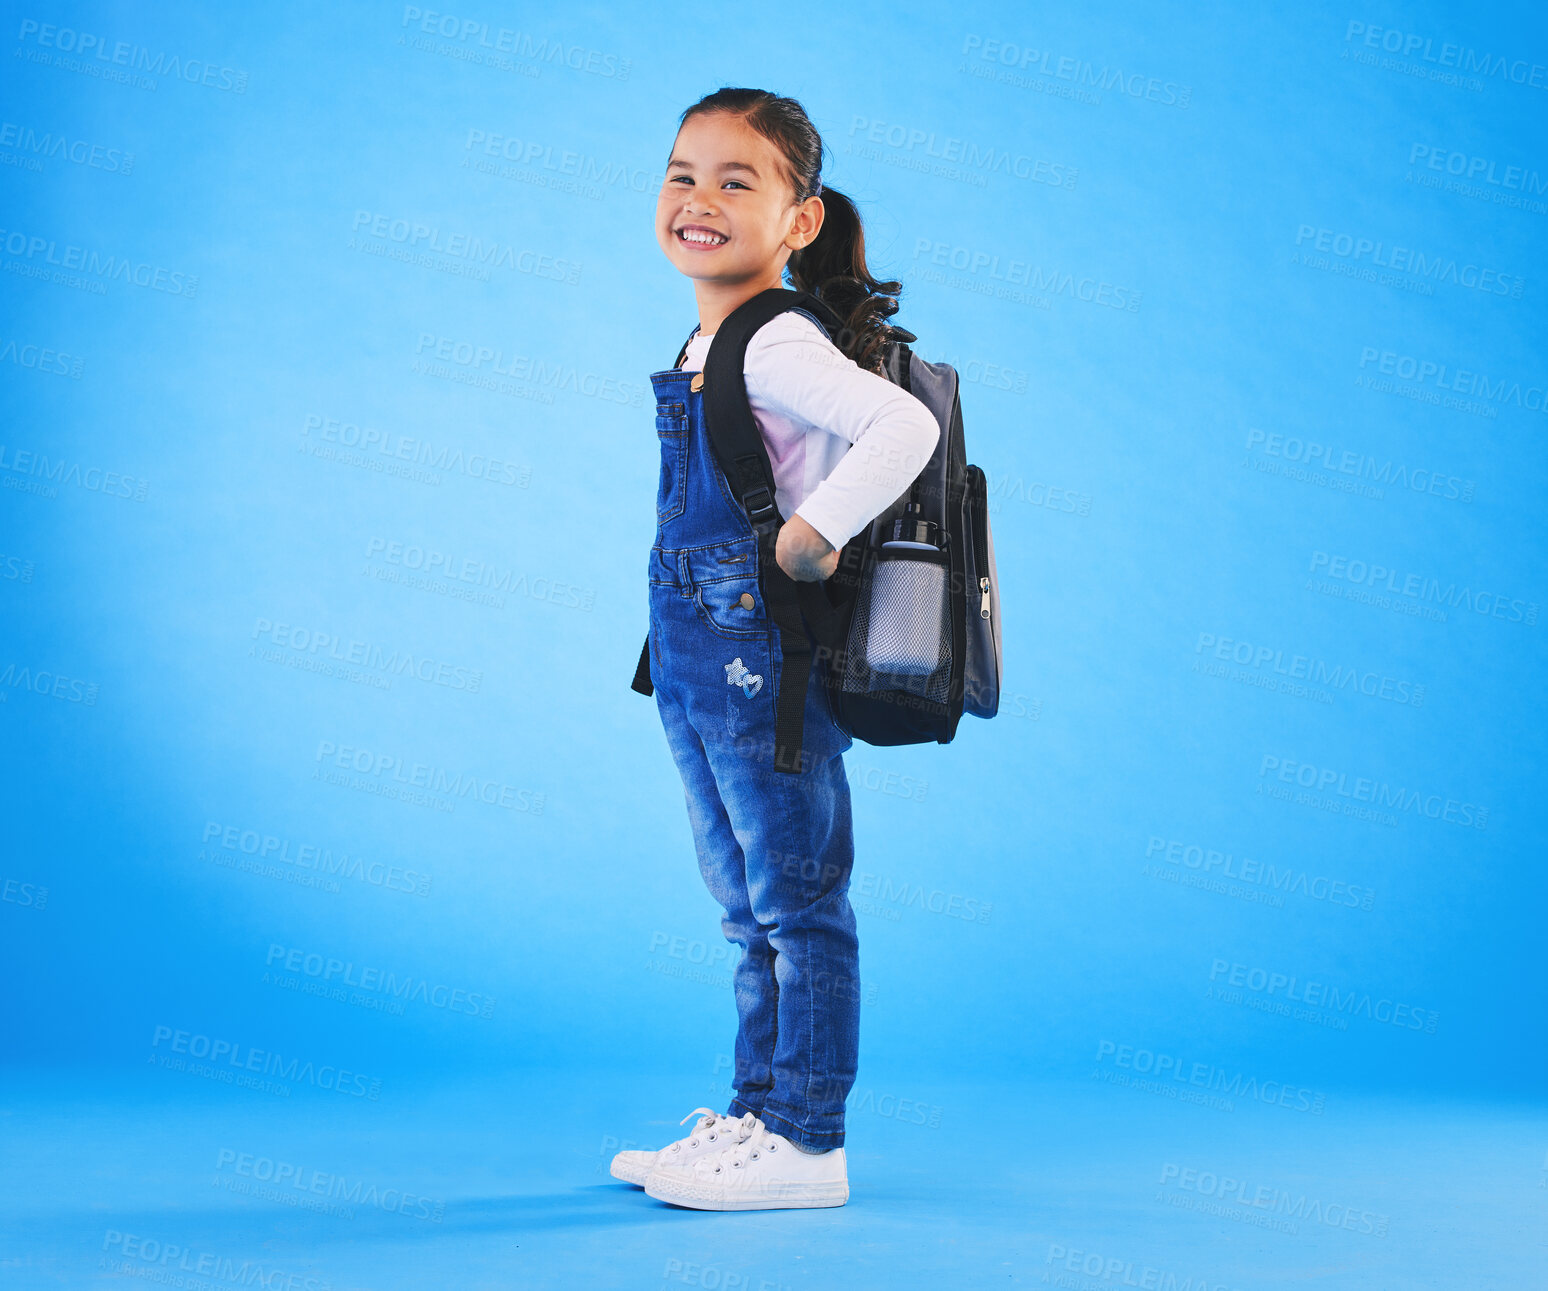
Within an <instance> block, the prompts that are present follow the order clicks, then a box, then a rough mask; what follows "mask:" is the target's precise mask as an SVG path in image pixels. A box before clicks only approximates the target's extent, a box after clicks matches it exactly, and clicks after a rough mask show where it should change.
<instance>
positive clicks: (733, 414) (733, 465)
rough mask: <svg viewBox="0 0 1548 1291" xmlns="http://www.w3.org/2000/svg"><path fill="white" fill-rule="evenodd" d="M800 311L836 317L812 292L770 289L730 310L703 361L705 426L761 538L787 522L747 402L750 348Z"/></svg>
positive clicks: (728, 478) (724, 468) (765, 453)
mask: <svg viewBox="0 0 1548 1291" xmlns="http://www.w3.org/2000/svg"><path fill="white" fill-rule="evenodd" d="M797 306H799V307H801V308H804V309H810V310H811V312H812V313H813V314H816V315H817V316H818V317H822V316H823V314H826V315H827V316H828V317H829V318H834V315H833V311H832V310H831V309H829V308H828V307H827V306H826V305H824V304H823V303H822V302H821V301H820V300H818V299H817V298H816V297H815V296H812V295H811V294H810V293H808V292H801V291H791V290H790V289H789V288H787V287H770V288H769V289H768V290H767V291H761V292H759V293H758V294H757V295H756V296H752V297H750V298H749V299H747V300H744V301H743V302H742V303H741V304H740V305H738V306H737V307H736V308H735V309H733V310H732V311H731V313H730V315H729V316H728V317H727V318H726V320H725V321H724V322H723V323H721V324H720V326H719V327H718V328H716V329H715V337H714V339H713V340H712V341H711V342H710V348H709V355H708V357H707V358H706V359H705V360H704V421H705V425H706V426H707V428H708V430H709V436H710V442H711V444H713V445H714V448H715V457H716V459H717V460H718V461H719V462H720V469H721V470H722V471H724V472H725V476H726V481H727V483H729V484H730V485H731V489H732V491H733V492H734V493H735V494H736V497H737V501H739V502H740V503H741V504H742V505H743V506H744V507H746V508H747V516H748V519H750V520H751V521H752V526H753V528H754V530H756V531H758V533H759V535H760V537H761V536H762V534H763V531H764V529H766V528H768V527H770V526H772V527H773V528H775V529H777V528H778V527H779V526H780V525H781V524H783V523H784V517H782V516H781V515H780V514H779V508H778V506H777V505H776V503H775V494H774V471H773V468H772V467H771V466H770V464H769V454H768V450H767V449H766V448H765V447H764V444H763V436H762V435H760V434H759V433H758V423H757V422H755V421H754V420H753V415H752V407H751V405H750V404H749V403H748V402H747V379H746V375H745V372H746V363H747V345H748V343H749V342H750V341H751V340H752V337H753V333H754V332H756V331H757V330H758V329H759V328H760V327H762V326H763V325H764V324H765V323H767V322H768V321H769V320H770V319H773V318H776V317H778V316H779V315H780V314H783V313H784V312H785V311H786V310H789V309H795V308H796V307H797ZM819 311H821V312H819ZM835 321H836V320H835ZM824 326H827V323H826V321H825V322H824Z"/></svg>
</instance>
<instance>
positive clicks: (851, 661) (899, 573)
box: [842, 556, 952, 703]
mask: <svg viewBox="0 0 1548 1291" xmlns="http://www.w3.org/2000/svg"><path fill="white" fill-rule="evenodd" d="M947 582H948V578H947V566H946V563H945V560H944V558H941V559H919V558H910V559H902V558H890V559H889V558H886V557H885V556H883V557H882V558H880V559H878V560H877V562H876V564H875V566H874V567H873V569H872V570H871V578H870V579H869V581H868V582H867V583H866V584H865V586H864V588H863V590H862V592H861V595H860V596H859V598H858V599H857V601H856V603H855V611H854V617H853V618H852V619H851V620H850V625H849V638H848V640H847V642H846V644H845V650H844V677H843V682H842V689H843V690H844V691H845V692H847V693H849V694H876V693H878V692H882V691H903V692H905V693H907V694H910V695H917V696H919V697H920V698H921V699H927V700H931V701H932V702H935V703H944V702H945V701H946V697H947V695H948V693H949V692H950V688H951V662H952V659H951V621H950V618H949V617H948V611H949V602H948V597H947Z"/></svg>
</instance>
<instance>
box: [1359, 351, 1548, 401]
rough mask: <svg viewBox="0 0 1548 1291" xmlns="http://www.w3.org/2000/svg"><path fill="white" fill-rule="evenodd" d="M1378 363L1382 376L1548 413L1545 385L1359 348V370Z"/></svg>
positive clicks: (1396, 353)
mask: <svg viewBox="0 0 1548 1291" xmlns="http://www.w3.org/2000/svg"><path fill="white" fill-rule="evenodd" d="M1372 364H1374V365H1375V368H1376V371H1377V372H1379V373H1380V374H1381V375H1382V376H1386V377H1396V378H1397V379H1398V380H1399V381H1411V382H1413V384H1415V385H1417V386H1434V387H1435V389H1437V390H1454V391H1456V392H1457V393H1458V394H1462V395H1467V396H1468V397H1469V398H1473V399H1484V400H1487V401H1488V402H1489V403H1491V404H1512V405H1514V406H1515V407H1517V408H1525V409H1527V410H1528V411H1529V412H1548V399H1545V398H1544V390H1545V389H1548V381H1545V382H1544V383H1543V384H1542V385H1530V384H1529V385H1526V386H1523V385H1522V384H1521V382H1520V381H1517V380H1515V379H1514V378H1510V377H1501V378H1500V379H1499V380H1498V381H1491V380H1490V379H1489V377H1488V375H1487V374H1486V373H1483V372H1474V371H1473V370H1472V369H1471V368H1453V367H1452V366H1451V365H1450V364H1449V363H1442V362H1441V361H1440V360H1439V359H1426V358H1420V357H1419V356H1417V355H1414V354H1399V353H1398V352H1397V351H1395V350H1381V349H1377V348H1376V347H1375V346H1374V345H1362V346H1361V347H1360V370H1361V371H1362V372H1364V371H1365V369H1366V368H1367V367H1370V366H1371V365H1372Z"/></svg>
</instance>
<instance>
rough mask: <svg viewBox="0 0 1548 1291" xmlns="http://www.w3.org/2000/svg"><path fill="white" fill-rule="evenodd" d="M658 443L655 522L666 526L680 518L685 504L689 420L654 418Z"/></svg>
mask: <svg viewBox="0 0 1548 1291" xmlns="http://www.w3.org/2000/svg"><path fill="white" fill-rule="evenodd" d="M656 438H657V439H658V440H659V441H660V443H661V482H660V484H659V485H658V486H657V489H656V520H657V522H658V523H665V522H666V521H668V520H675V519H676V518H677V517H678V516H680V515H682V513H683V508H684V507H686V506H687V504H688V497H687V495H688V418H687V417H663V416H661V415H659V414H658V415H657V417H656Z"/></svg>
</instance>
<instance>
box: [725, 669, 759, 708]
mask: <svg viewBox="0 0 1548 1291" xmlns="http://www.w3.org/2000/svg"><path fill="white" fill-rule="evenodd" d="M726 685H728V686H740V687H741V688H742V694H744V695H746V696H747V698H748V699H751V698H752V697H753V696H754V695H756V694H757V693H758V692H759V691H760V690H762V689H763V678H762V677H760V676H759V675H758V674H757V673H755V672H748V671H747V668H746V666H745V665H744V664H743V663H742V661H741V660H740V659H733V660H732V661H731V662H730V663H728V664H727V665H726Z"/></svg>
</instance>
